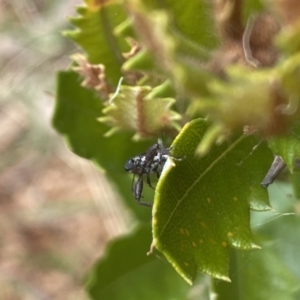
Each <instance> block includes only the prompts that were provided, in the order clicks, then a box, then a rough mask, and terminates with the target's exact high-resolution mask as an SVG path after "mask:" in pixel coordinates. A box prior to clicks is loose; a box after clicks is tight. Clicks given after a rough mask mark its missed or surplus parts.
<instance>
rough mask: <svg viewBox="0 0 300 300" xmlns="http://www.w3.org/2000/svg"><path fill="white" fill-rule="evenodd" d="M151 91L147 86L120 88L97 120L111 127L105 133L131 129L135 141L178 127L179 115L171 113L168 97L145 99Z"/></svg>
mask: <svg viewBox="0 0 300 300" xmlns="http://www.w3.org/2000/svg"><path fill="white" fill-rule="evenodd" d="M151 90H152V88H151V87H149V86H136V87H130V86H124V85H123V86H121V88H120V91H119V93H118V94H117V95H116V96H115V97H114V99H113V101H112V102H111V103H108V105H107V107H106V108H105V109H104V110H103V113H104V114H105V116H104V117H101V118H99V121H101V122H104V123H105V124H108V125H109V126H111V127H112V129H111V130H110V131H109V132H108V133H107V134H108V135H109V134H110V133H113V132H116V131H120V130H132V131H134V132H136V135H135V136H136V138H140V137H142V138H145V137H151V136H155V135H157V134H158V133H159V132H161V130H162V129H163V128H166V127H169V128H172V127H173V128H174V127H175V128H176V127H177V128H178V127H179V125H178V124H176V120H179V119H180V115H179V114H177V113H176V112H175V111H173V110H171V109H170V107H171V106H172V105H173V104H174V103H175V99H172V98H154V99H147V96H148V95H149V93H150V92H151Z"/></svg>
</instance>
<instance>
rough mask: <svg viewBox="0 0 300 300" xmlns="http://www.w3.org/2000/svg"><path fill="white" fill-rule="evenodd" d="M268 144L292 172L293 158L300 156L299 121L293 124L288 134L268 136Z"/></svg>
mask: <svg viewBox="0 0 300 300" xmlns="http://www.w3.org/2000/svg"><path fill="white" fill-rule="evenodd" d="M268 144H269V147H270V148H271V149H272V151H273V153H274V154H275V155H278V156H280V157H281V158H282V159H283V161H284V162H285V163H286V165H287V166H288V168H289V170H290V172H294V167H295V160H296V158H300V123H299V122H298V123H297V124H294V126H293V127H292V128H291V133H290V134H289V135H285V136H277V137H273V138H270V139H269V140H268Z"/></svg>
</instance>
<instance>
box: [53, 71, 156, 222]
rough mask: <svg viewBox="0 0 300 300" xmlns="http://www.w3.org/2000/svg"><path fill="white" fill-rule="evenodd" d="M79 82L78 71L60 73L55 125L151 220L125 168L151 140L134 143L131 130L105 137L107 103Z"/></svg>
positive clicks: (141, 215) (141, 216)
mask: <svg viewBox="0 0 300 300" xmlns="http://www.w3.org/2000/svg"><path fill="white" fill-rule="evenodd" d="M79 82H80V80H79V76H78V75H77V74H76V73H74V72H71V71H66V72H60V73H58V77H57V92H56V94H57V95H56V97H57V99H56V107H55V111H54V116H53V126H54V128H55V129H56V130H57V131H58V132H60V133H61V134H62V135H63V136H64V137H65V139H66V141H67V143H68V144H69V147H70V148H71V150H72V151H73V152H75V153H76V154H77V155H79V156H81V157H84V158H87V159H90V160H92V161H93V162H94V163H96V164H97V165H98V166H100V167H101V168H102V169H104V170H105V171H106V174H107V176H108V178H109V179H110V180H111V181H112V182H113V183H114V184H115V186H116V187H117V190H118V191H119V194H120V195H121V196H122V199H123V200H124V201H125V202H126V204H127V205H128V206H129V207H130V208H131V210H132V211H133V212H134V213H135V216H136V217H137V218H138V219H139V220H144V221H147V222H148V221H149V217H150V213H151V212H150V210H145V209H141V207H140V206H139V205H137V204H136V203H135V200H134V197H133V195H132V194H131V180H132V178H131V176H130V175H129V174H126V172H125V171H124V164H125V162H126V161H127V160H128V159H129V158H131V157H132V156H134V155H137V154H139V153H143V152H144V151H145V149H147V148H148V147H149V142H145V141H144V142H140V143H134V142H133V141H132V140H131V134H127V133H126V134H125V133H123V134H119V135H118V134H116V135H114V136H112V137H109V138H106V137H104V134H105V133H106V132H107V131H108V129H109V128H108V127H107V126H106V125H104V124H102V123H100V122H99V121H97V118H98V117H99V116H101V114H102V109H103V107H104V106H103V103H102V101H101V99H99V98H98V96H97V95H96V93H94V92H93V91H91V90H87V89H85V88H83V87H81V86H80V84H79ZM144 190H145V193H144V196H145V198H150V199H151V198H152V197H153V196H152V197H151V196H150V195H152V194H151V191H149V190H150V189H144Z"/></svg>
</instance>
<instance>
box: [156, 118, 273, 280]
mask: <svg viewBox="0 0 300 300" xmlns="http://www.w3.org/2000/svg"><path fill="white" fill-rule="evenodd" d="M207 128H208V123H207V122H206V121H205V120H202V119H198V120H195V121H192V122H190V123H189V124H187V125H186V126H185V127H184V128H183V130H182V131H181V133H180V134H179V135H178V137H177V138H176V139H175V141H174V143H173V145H172V146H174V151H173V154H174V155H175V156H176V157H182V158H184V159H182V161H175V164H176V166H175V167H174V166H173V167H172V166H171V165H170V166H169V167H168V169H167V170H166V172H165V173H164V174H163V175H162V177H161V179H160V181H159V184H158V187H157V191H156V197H155V203H154V210H153V235H154V246H155V247H156V248H157V249H158V250H159V251H161V252H162V253H164V255H165V256H166V257H167V259H168V260H169V261H170V262H171V263H172V265H173V266H174V267H175V268H176V270H177V271H178V272H179V273H180V274H181V275H182V276H183V277H184V278H185V279H186V280H187V281H188V282H192V281H193V280H194V279H195V277H196V273H197V270H199V271H201V272H205V273H208V274H210V275H212V276H214V277H216V278H220V279H225V280H228V279H229V278H228V261H229V247H230V246H232V247H235V248H239V249H253V248H256V247H257V246H256V245H255V241H254V240H253V236H252V233H251V230H250V225H249V222H250V216H249V209H250V207H251V208H252V209H255V210H268V209H269V208H270V207H269V204H268V196H267V191H266V190H265V189H264V188H262V187H261V185H260V182H261V180H262V179H263V177H264V175H265V173H266V172H267V170H268V168H269V166H270V163H271V161H272V154H271V152H270V151H269V150H268V148H267V147H266V145H265V144H259V145H258V142H257V140H256V138H254V137H253V136H252V137H251V136H243V135H238V136H237V137H235V138H233V137H232V138H231V139H230V140H228V141H227V142H224V143H223V144H222V145H220V146H214V147H213V148H211V150H210V152H209V154H207V155H206V156H204V157H202V158H199V157H197V156H195V150H196V148H197V146H198V144H199V142H200V141H201V138H202V137H203V135H204V134H205V132H206V130H207Z"/></svg>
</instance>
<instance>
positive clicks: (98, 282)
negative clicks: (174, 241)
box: [87, 226, 189, 300]
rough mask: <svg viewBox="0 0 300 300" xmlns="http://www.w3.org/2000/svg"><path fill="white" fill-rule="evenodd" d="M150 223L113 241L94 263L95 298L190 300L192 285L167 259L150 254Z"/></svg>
mask: <svg viewBox="0 0 300 300" xmlns="http://www.w3.org/2000/svg"><path fill="white" fill-rule="evenodd" d="M150 242H151V228H150V226H139V227H138V228H135V230H134V231H132V232H131V234H130V235H127V236H124V237H120V238H118V239H116V240H115V241H113V242H112V243H111V244H110V245H109V246H108V247H107V249H106V254H105V256H104V257H103V258H101V259H100V260H99V261H98V263H96V265H95V266H94V269H93V270H92V273H91V274H90V276H89V279H88V283H87V291H88V293H89V295H90V297H91V299H95V300H98V299H110V300H119V299H122V300H140V299H143V300H147V299H149V300H153V299H157V300H166V299H178V300H181V299H186V296H187V293H188V291H189V286H188V285H187V284H186V283H185V282H184V281H183V280H182V279H181V278H180V276H178V274H176V272H175V271H174V270H173V269H172V268H171V267H170V266H169V265H168V264H166V263H165V262H164V261H163V260H160V259H158V258H157V257H155V256H147V255H146V253H147V251H148V250H149V243H150Z"/></svg>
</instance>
